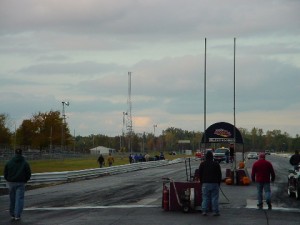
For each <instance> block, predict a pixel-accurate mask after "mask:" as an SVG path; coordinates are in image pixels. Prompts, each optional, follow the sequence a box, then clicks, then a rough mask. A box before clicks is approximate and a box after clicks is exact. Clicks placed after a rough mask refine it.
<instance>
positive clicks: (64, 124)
mask: <svg viewBox="0 0 300 225" xmlns="http://www.w3.org/2000/svg"><path fill="white" fill-rule="evenodd" d="M61 103H62V125H61V150H62V151H64V150H65V126H66V114H65V105H66V106H69V105H70V103H69V102H61Z"/></svg>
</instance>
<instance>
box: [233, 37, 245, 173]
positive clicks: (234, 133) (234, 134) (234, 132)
mask: <svg viewBox="0 0 300 225" xmlns="http://www.w3.org/2000/svg"><path fill="white" fill-rule="evenodd" d="M235 39H236V38H234V45H233V124H234V129H233V138H234V143H233V148H234V169H236V148H235V147H236V146H235V142H236V126H235V125H236V121H235ZM243 159H244V156H243Z"/></svg>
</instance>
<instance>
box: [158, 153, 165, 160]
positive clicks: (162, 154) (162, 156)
mask: <svg viewBox="0 0 300 225" xmlns="http://www.w3.org/2000/svg"><path fill="white" fill-rule="evenodd" d="M159 159H160V160H165V156H164V153H163V152H160V156H159Z"/></svg>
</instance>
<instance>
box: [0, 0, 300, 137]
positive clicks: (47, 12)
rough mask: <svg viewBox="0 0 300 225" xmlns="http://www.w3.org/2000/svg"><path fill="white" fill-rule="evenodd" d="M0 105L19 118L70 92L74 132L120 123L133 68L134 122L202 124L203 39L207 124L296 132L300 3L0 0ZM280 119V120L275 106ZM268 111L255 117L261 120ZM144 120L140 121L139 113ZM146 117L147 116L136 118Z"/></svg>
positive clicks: (113, 129) (114, 129)
mask: <svg viewBox="0 0 300 225" xmlns="http://www.w3.org/2000/svg"><path fill="white" fill-rule="evenodd" d="M0 4H1V7H0V59H1V62H2V65H1V68H0V86H1V91H0V94H1V98H0V104H1V109H2V110H3V112H5V113H8V114H10V115H11V117H13V118H15V119H16V120H21V119H22V118H26V117H29V116H30V115H32V114H33V113H36V112H38V111H49V110H51V109H54V110H55V109H57V110H60V108H61V101H64V100H67V101H70V102H71V105H70V107H68V109H67V112H68V121H69V122H70V126H71V128H72V129H76V130H77V132H78V133H80V134H91V133H97V132H99V130H100V128H101V131H102V132H103V133H107V134H109V135H115V134H117V133H119V132H120V129H121V125H120V123H121V121H122V112H124V111H126V110H127V107H128V106H127V98H128V76H127V72H128V71H131V72H132V83H131V84H132V96H131V97H132V106H133V115H134V117H135V118H139V119H140V121H141V120H142V119H143V118H144V119H145V121H147V122H145V121H144V123H142V124H138V122H136V123H135V124H134V126H135V127H136V129H137V130H139V131H141V130H147V129H148V130H149V132H151V130H152V128H151V127H152V126H153V124H154V123H159V126H158V129H157V131H158V132H159V131H161V130H163V129H165V128H167V127H169V126H173V127H182V128H183V129H189V130H201V129H202V127H203V126H202V125H203V104H204V84H203V82H204V37H207V112H208V114H209V115H208V118H209V123H210V122H213V121H216V120H218V121H219V120H229V121H230V120H231V118H232V113H233V37H237V51H236V107H237V112H238V118H239V126H241V127H243V126H245V128H249V127H250V128H251V126H253V125H255V126H257V127H262V128H264V129H265V130H266V129H272V128H274V127H275V128H277V129H282V130H284V131H285V130H286V131H289V132H293V134H296V133H299V131H297V129H296V128H295V126H298V127H299V126H300V124H299V120H298V119H295V118H296V117H295V116H294V115H295V114H297V113H298V114H299V112H300V106H299V104H298V102H299V101H298V99H297V96H298V93H299V91H300V90H299V89H300V85H299V83H300V77H299V76H298V75H299V71H300V67H299V65H300V54H299V53H300V51H299V50H300V48H299V46H300V45H299V44H300V41H299V40H300V39H299V36H300V34H299V31H300V29H299V27H300V17H299V13H298V11H299V9H300V2H299V1H293V0H284V1H283V0H280V1H273V0H266V1H260V0H254V1H247V2H245V1H238V0H229V1H218V0H202V1H196V0H188V1H170V0H166V1H156V0H151V1H150V0H149V1H135V0H124V1H106V0H102V1H94V0H85V1H76V2H74V1H71V0H63V1H59V2H56V1H50V0H49V1H37V0H24V1H17V0H9V1H8V0H3V1H1V3H0ZM282 114H285V115H286V116H287V117H288V118H287V119H286V121H285V124H283V123H279V122H278V120H281V115H282ZM262 117H263V118H265V119H263V120H262V119H261V118H262ZM141 118H142V119H141ZM145 124H146V125H145Z"/></svg>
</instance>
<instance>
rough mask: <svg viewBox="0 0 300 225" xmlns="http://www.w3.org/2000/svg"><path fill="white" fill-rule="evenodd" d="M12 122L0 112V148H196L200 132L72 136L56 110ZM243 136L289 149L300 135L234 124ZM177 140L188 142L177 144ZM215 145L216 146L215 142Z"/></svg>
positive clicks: (299, 142) (247, 143) (248, 141)
mask: <svg viewBox="0 0 300 225" xmlns="http://www.w3.org/2000/svg"><path fill="white" fill-rule="evenodd" d="M11 124H12V122H11V120H10V119H9V115H7V114H0V148H1V149H11V150H13V149H15V148H16V147H21V148H23V149H25V150H26V149H34V150H38V151H44V152H48V151H50V152H51V151H74V152H81V153H89V149H91V148H93V147H97V146H105V147H108V148H112V149H116V150H117V151H121V152H151V151H165V152H166V151H168V152H172V151H176V152H179V151H181V150H186V149H190V150H193V151H196V150H198V149H200V148H202V146H201V143H200V142H201V139H202V135H203V132H200V131H188V130H183V129H181V128H174V127H170V128H167V129H166V130H164V131H162V134H161V135H159V136H154V134H153V133H135V132H132V133H131V134H125V135H124V136H122V135H121V136H120V135H119V136H115V137H109V136H107V135H104V134H96V135H94V134H92V135H88V136H80V135H78V136H75V137H74V136H72V134H71V133H70V130H69V127H68V124H67V123H64V120H63V118H62V115H61V113H60V112H59V111H50V112H45V113H42V112H38V113H36V114H34V115H33V116H32V117H31V118H29V119H25V120H23V121H22V123H21V125H20V126H19V127H18V128H17V127H15V130H14V131H11V129H10V128H11V126H12V125H11ZM238 129H239V130H240V132H241V134H242V136H243V139H244V146H243V148H244V150H245V151H264V150H266V149H268V150H271V151H275V152H278V151H281V152H282V151H283V152H292V151H295V150H296V149H298V150H299V149H300V137H299V135H298V134H297V135H296V137H291V136H290V135H289V134H288V133H286V132H282V131H281V130H272V131H269V130H268V131H266V132H264V131H263V129H260V128H255V127H254V128H252V129H251V130H250V131H249V130H247V129H245V128H238ZM179 140H186V141H188V142H189V143H183V144H180V143H179ZM217 147H219V146H217Z"/></svg>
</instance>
